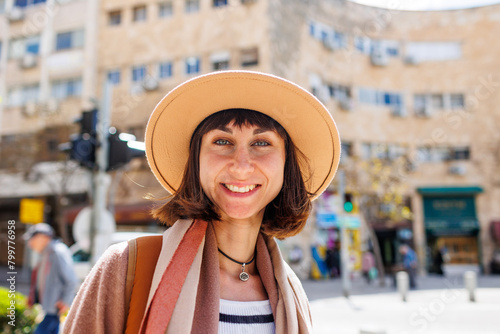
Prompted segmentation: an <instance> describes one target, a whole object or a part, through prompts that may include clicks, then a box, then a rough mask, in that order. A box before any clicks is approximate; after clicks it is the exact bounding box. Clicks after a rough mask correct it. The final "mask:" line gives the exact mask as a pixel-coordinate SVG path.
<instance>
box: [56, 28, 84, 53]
mask: <svg viewBox="0 0 500 334" xmlns="http://www.w3.org/2000/svg"><path fill="white" fill-rule="evenodd" d="M82 46H83V30H76V31H70V32H63V33H58V34H57V35H56V51H59V50H68V49H75V48H79V47H82Z"/></svg>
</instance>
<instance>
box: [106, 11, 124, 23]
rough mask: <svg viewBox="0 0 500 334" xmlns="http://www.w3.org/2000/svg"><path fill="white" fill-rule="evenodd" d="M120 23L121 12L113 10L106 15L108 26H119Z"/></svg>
mask: <svg viewBox="0 0 500 334" xmlns="http://www.w3.org/2000/svg"><path fill="white" fill-rule="evenodd" d="M121 23H122V12H121V11H119V10H115V11H112V12H109V14H108V25H110V26H119V25H120V24H121Z"/></svg>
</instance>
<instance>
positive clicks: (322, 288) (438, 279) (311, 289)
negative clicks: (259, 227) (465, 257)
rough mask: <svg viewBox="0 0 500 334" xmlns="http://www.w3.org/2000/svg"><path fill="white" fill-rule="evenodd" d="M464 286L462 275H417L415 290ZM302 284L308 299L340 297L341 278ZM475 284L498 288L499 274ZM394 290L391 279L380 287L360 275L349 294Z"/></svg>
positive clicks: (481, 278)
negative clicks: (367, 281)
mask: <svg viewBox="0 0 500 334" xmlns="http://www.w3.org/2000/svg"><path fill="white" fill-rule="evenodd" d="M450 285H451V286H453V287H457V288H462V287H464V283H463V276H461V275H457V276H450V277H448V276H446V277H443V276H437V275H428V276H419V277H417V291H419V290H435V289H447V288H449V286H450ZM302 286H303V287H304V290H305V291H306V293H307V297H308V298H309V300H310V301H313V300H317V299H324V298H332V297H342V296H343V295H342V280H341V279H340V278H336V279H329V280H320V281H313V280H303V281H302ZM477 286H478V287H479V288H499V289H500V275H490V276H477ZM393 292H396V287H394V285H393V282H392V279H390V278H386V286H385V287H380V286H379V285H378V284H375V283H371V284H367V283H366V281H365V280H364V279H363V278H362V277H357V278H354V279H353V280H351V288H350V295H351V296H352V295H370V294H380V293H393Z"/></svg>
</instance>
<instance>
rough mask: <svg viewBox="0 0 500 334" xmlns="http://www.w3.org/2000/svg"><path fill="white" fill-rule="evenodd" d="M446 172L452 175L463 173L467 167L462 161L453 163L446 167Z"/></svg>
mask: <svg viewBox="0 0 500 334" xmlns="http://www.w3.org/2000/svg"><path fill="white" fill-rule="evenodd" d="M448 173H450V174H452V175H465V174H466V173H467V167H465V165H464V164H462V163H454V164H451V165H450V167H448Z"/></svg>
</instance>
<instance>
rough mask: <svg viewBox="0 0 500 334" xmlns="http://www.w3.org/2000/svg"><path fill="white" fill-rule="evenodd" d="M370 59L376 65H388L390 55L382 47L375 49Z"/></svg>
mask: <svg viewBox="0 0 500 334" xmlns="http://www.w3.org/2000/svg"><path fill="white" fill-rule="evenodd" d="M370 60H371V62H372V65H374V66H387V65H388V64H389V56H388V55H387V53H385V52H384V51H382V49H378V48H377V49H374V50H373V52H372V53H371V54H370Z"/></svg>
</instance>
